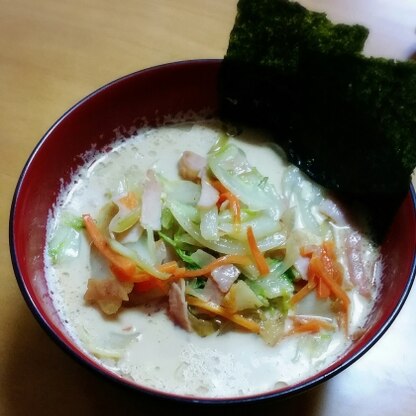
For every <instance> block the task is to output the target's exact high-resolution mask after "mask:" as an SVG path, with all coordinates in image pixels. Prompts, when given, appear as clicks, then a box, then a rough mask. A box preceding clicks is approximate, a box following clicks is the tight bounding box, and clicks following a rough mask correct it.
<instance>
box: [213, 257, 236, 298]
mask: <svg viewBox="0 0 416 416" xmlns="http://www.w3.org/2000/svg"><path fill="white" fill-rule="evenodd" d="M239 275H240V270H238V269H237V267H235V266H234V264H226V265H224V266H219V267H217V268H216V269H214V270H213V271H212V272H211V276H212V279H213V280H214V282H215V283H216V284H217V285H218V288H219V289H220V290H221V292H222V293H227V292H228V291H229V290H230V287H231V286H232V284H233V283H234V282H235V281H236V280H237V278H238V276H239Z"/></svg>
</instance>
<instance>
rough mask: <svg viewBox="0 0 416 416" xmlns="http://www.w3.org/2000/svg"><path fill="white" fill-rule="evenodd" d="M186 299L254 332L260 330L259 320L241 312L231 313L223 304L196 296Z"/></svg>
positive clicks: (189, 303) (189, 302) (193, 304)
mask: <svg viewBox="0 0 416 416" xmlns="http://www.w3.org/2000/svg"><path fill="white" fill-rule="evenodd" d="M186 301H187V302H188V305H191V306H196V307H197V308H200V309H203V310H205V311H208V312H211V313H213V314H215V315H219V316H222V317H223V318H226V319H228V320H229V321H232V322H234V323H236V324H237V325H239V326H241V327H243V328H245V329H248V330H249V331H251V332H254V333H259V332H260V325H259V324H258V323H257V322H254V321H252V320H250V319H247V318H244V316H241V315H239V314H235V313H234V314H233V313H230V312H228V311H227V310H226V309H225V308H223V307H222V306H219V305H217V304H215V303H213V302H204V301H203V300H201V299H198V298H195V297H193V296H187V297H186Z"/></svg>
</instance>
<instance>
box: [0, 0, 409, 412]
mask: <svg viewBox="0 0 416 416" xmlns="http://www.w3.org/2000/svg"><path fill="white" fill-rule="evenodd" d="M304 3H305V4H308V5H309V6H311V7H312V6H313V7H314V8H315V9H317V10H326V11H328V12H330V17H331V18H333V19H334V20H345V21H347V22H353V21H359V22H361V23H365V24H367V25H368V26H369V27H370V28H371V36H370V38H369V41H368V43H367V47H366V52H367V53H368V54H379V55H384V56H392V57H396V58H402V57H408V56H410V55H412V54H414V53H415V51H416V35H415V28H416V0H304ZM235 12H236V0H119V1H115V0H70V1H59V0H58V1H57V0H0V143H1V154H2V155H3V156H2V157H1V162H0V191H1V198H0V213H1V217H0V220H1V224H0V226H1V229H2V233H1V241H0V244H1V246H0V264H1V265H2V267H1V277H0V415H11V416H16V415H55V414H58V415H125V414H134V415H155V414H172V413H175V414H176V413H177V411H178V410H179V411H181V412H183V413H185V412H188V411H190V410H195V413H196V414H201V413H206V414H208V413H210V414H211V413H212V412H214V413H217V412H219V409H213V408H211V409H210V410H205V411H201V409H189V408H188V407H187V406H184V405H183V404H182V405H179V406H173V405H172V404H167V403H164V402H161V401H160V400H159V401H158V400H149V399H145V398H143V397H142V396H140V395H137V394H131V392H127V391H125V390H122V389H120V388H118V387H115V386H114V385H112V384H109V383H108V382H106V381H103V380H101V379H99V378H98V377H96V376H95V375H94V374H92V373H90V372H89V371H88V370H86V369H85V368H83V367H81V366H80V365H78V364H77V363H75V362H74V361H73V360H72V359H71V358H70V357H68V356H67V355H66V354H65V353H64V352H63V351H61V350H60V349H59V348H58V346H57V345H55V343H54V342H53V341H52V340H51V339H50V338H49V337H48V336H47V335H46V333H45V332H44V331H43V330H42V329H41V328H40V326H39V325H38V324H37V322H36V321H35V319H34V318H33V317H32V315H31V313H30V312H29V310H28V308H27V306H26V305H25V303H24V301H23V299H22V296H21V294H20V291H19V289H18V286H17V284H16V280H15V277H14V274H13V270H12V266H11V262H10V256H9V247H8V233H7V229H8V216H9V210H10V204H11V200H12V195H13V191H14V187H15V185H16V182H17V180H18V177H19V174H20V171H21V169H22V168H23V165H24V163H25V161H26V159H27V158H28V156H29V154H30V152H31V151H32V149H33V147H34V146H35V145H36V143H37V142H38V141H39V140H40V138H41V137H42V135H43V133H44V132H45V131H46V130H47V129H48V127H49V126H50V125H51V124H52V123H53V122H54V121H55V120H56V119H57V118H58V117H59V116H60V115H61V114H62V113H63V112H65V110H67V109H68V108H69V107H70V106H72V105H73V104H75V103H76V102H77V101H78V100H79V99H81V98H82V97H84V96H85V95H86V94H88V93H89V92H91V91H93V90H95V89H96V88H98V87H100V86H102V85H103V84H105V83H107V82H109V81H111V80H113V79H115V78H118V77H120V76H122V75H125V74H128V73H130V72H133V71H136V70H138V69H141V68H145V67H149V66H153V65H156V64H160V63H165V62H170V61H178V60H184V59H192V58H216V57H222V56H223V55H224V53H225V50H226V47H227V44H228V36H229V33H230V30H231V28H232V25H233V21H234V17H235ZM415 316H416V287H415V288H414V289H413V290H412V292H411V293H410V296H409V298H408V300H407V302H406V304H405V306H404V308H403V309H402V311H401V313H400V315H399V317H398V318H397V319H396V321H395V322H394V323H393V325H392V326H391V328H390V329H389V330H388V332H387V333H386V334H385V336H384V337H383V338H382V339H381V340H380V341H379V342H378V343H377V344H376V345H375V346H374V347H373V348H372V349H371V350H370V351H369V352H368V353H367V354H366V355H365V356H364V357H362V358H361V359H360V360H359V361H358V362H356V363H355V364H353V365H352V366H351V367H349V368H348V369H347V370H346V371H345V372H343V373H342V374H339V375H338V376H336V377H335V378H333V379H331V380H330V381H328V382H326V383H324V384H322V385H320V386H319V387H317V388H315V389H314V390H312V391H310V392H307V393H305V394H302V395H300V396H297V397H294V398H292V399H289V400H287V401H285V402H276V401H272V402H269V403H267V404H266V405H263V406H261V407H260V408H257V407H244V408H243V409H242V410H241V411H242V413H247V414H254V413H255V412H261V413H260V414H266V415H272V414H273V415H274V414H276V415H292V414H298V415H338V416H343V415H348V416H351V415H354V416H360V415H366V416H371V415H377V416H387V415H400V416H407V415H416V330H415V327H416V326H415V318H414V317H415ZM228 411H234V410H232V409H229V410H228ZM227 413H228V412H227Z"/></svg>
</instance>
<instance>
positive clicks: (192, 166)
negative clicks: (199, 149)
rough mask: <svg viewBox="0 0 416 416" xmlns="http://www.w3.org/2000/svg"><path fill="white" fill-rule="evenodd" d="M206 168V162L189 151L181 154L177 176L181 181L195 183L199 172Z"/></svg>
mask: <svg viewBox="0 0 416 416" xmlns="http://www.w3.org/2000/svg"><path fill="white" fill-rule="evenodd" d="M206 166H207V160H206V159H205V158H204V157H202V156H200V155H198V154H196V153H194V152H191V151H189V150H187V151H185V152H183V154H182V156H181V158H180V159H179V174H180V175H181V177H182V178H183V179H186V180H189V181H192V182H197V181H198V180H199V175H200V172H201V171H202V170H203V169H204V168H205V167H206Z"/></svg>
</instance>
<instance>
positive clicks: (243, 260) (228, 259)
mask: <svg viewBox="0 0 416 416" xmlns="http://www.w3.org/2000/svg"><path fill="white" fill-rule="evenodd" d="M252 263H253V262H252V260H251V259H250V257H248V256H243V255H239V254H227V255H226V256H223V257H219V258H218V259H216V260H214V261H213V262H211V263H210V264H208V265H206V266H205V267H203V268H202V269H196V270H185V271H184V272H183V274H182V275H181V277H183V278H190V277H199V276H205V275H207V274H209V273H211V272H212V271H213V270H214V269H216V268H217V267H219V266H223V265H225V264H239V265H241V266H248V265H250V264H252Z"/></svg>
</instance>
